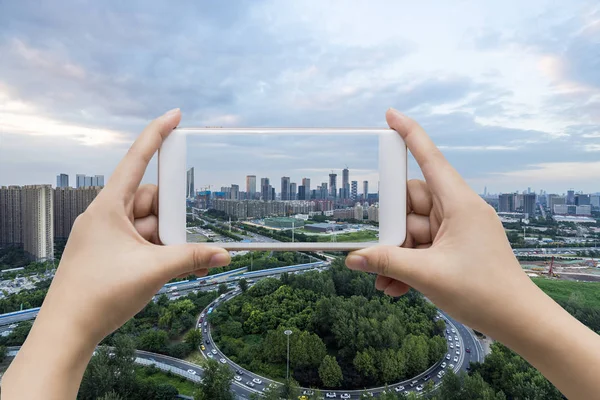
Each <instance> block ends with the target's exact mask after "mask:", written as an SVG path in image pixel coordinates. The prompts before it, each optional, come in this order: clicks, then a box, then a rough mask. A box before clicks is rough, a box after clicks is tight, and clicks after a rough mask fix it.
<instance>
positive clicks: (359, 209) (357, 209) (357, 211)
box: [354, 203, 365, 221]
mask: <svg viewBox="0 0 600 400" xmlns="http://www.w3.org/2000/svg"><path fill="white" fill-rule="evenodd" d="M364 214H365V212H364V208H363V206H361V205H360V203H356V205H355V206H354V219H357V220H359V221H362V220H363V219H364V218H365V215H364Z"/></svg>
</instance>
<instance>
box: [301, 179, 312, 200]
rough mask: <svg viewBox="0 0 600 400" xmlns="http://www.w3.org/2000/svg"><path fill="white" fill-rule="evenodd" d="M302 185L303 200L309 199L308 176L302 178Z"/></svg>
mask: <svg viewBox="0 0 600 400" xmlns="http://www.w3.org/2000/svg"><path fill="white" fill-rule="evenodd" d="M302 186H304V193H306V198H305V199H304V200H310V198H311V191H310V178H302Z"/></svg>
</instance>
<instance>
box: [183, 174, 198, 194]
mask: <svg viewBox="0 0 600 400" xmlns="http://www.w3.org/2000/svg"><path fill="white" fill-rule="evenodd" d="M186 176H187V177H186V183H185V197H186V198H188V199H190V198H193V197H196V189H195V188H194V167H192V168H190V169H188V170H187V175H186Z"/></svg>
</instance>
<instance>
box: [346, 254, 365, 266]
mask: <svg viewBox="0 0 600 400" xmlns="http://www.w3.org/2000/svg"><path fill="white" fill-rule="evenodd" d="M346 266H347V267H348V268H350V269H360V270H364V269H366V268H367V259H366V258H365V257H363V256H358V255H356V254H353V255H351V256H348V257H346Z"/></svg>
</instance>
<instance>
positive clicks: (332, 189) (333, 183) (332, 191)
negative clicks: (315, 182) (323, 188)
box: [329, 173, 337, 198]
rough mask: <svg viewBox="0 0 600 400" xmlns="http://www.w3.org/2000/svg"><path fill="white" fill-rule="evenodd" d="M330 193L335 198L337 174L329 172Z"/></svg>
mask: <svg viewBox="0 0 600 400" xmlns="http://www.w3.org/2000/svg"><path fill="white" fill-rule="evenodd" d="M329 195H330V196H331V197H333V198H335V197H336V196H337V174H334V173H331V174H329Z"/></svg>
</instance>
